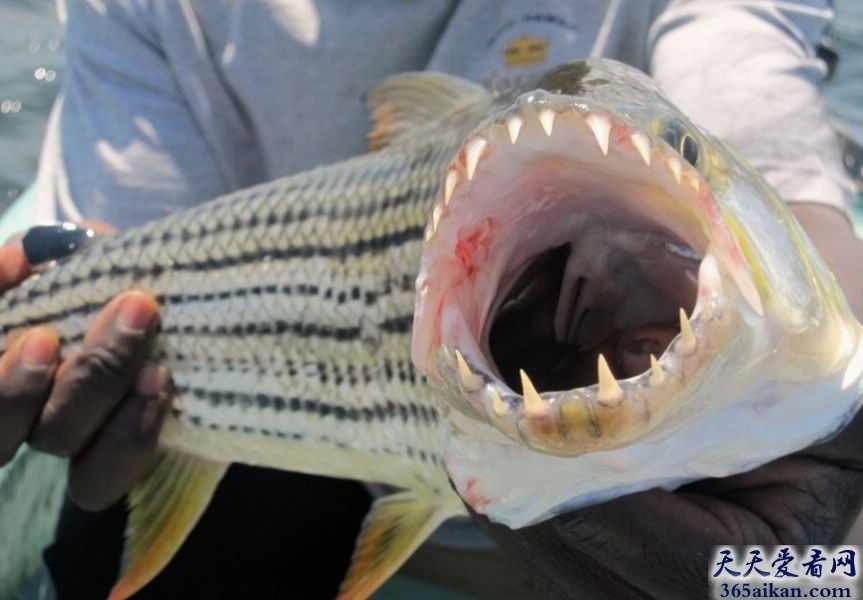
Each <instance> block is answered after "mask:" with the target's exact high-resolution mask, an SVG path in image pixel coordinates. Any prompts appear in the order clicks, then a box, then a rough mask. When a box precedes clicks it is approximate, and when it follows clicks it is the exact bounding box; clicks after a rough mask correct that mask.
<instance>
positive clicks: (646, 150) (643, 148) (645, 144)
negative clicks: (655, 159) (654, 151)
mask: <svg viewBox="0 0 863 600" xmlns="http://www.w3.org/2000/svg"><path fill="white" fill-rule="evenodd" d="M629 137H630V139H631V140H632V145H633V146H634V147H635V149H636V150H638V154H639V155H641V159H642V160H643V161H644V164H646V165H650V138H648V137H647V136H646V135H645V134H644V133H642V132H640V131H636V132H635V133H633V134H632V135H631V136H629Z"/></svg>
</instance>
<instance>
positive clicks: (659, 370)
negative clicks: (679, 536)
mask: <svg viewBox="0 0 863 600" xmlns="http://www.w3.org/2000/svg"><path fill="white" fill-rule="evenodd" d="M416 292H417V295H416V311H415V318H414V328H413V341H412V344H413V345H412V354H413V360H414V362H415V364H416V365H417V367H418V369H419V370H420V371H421V372H423V373H424V374H425V375H426V376H427V377H428V380H429V382H430V383H431V385H432V386H434V387H435V388H436V389H437V391H438V397H439V399H440V405H441V412H442V414H443V416H444V418H445V419H446V421H447V424H448V425H449V442H448V448H447V453H446V464H447V467H448V469H449V473H450V476H451V478H452V480H453V482H454V484H455V486H456V489H457V490H458V491H459V492H460V494H461V495H462V497H463V499H465V500H466V501H467V502H468V503H469V504H471V506H472V507H473V508H474V510H477V511H478V512H483V513H486V514H488V515H489V516H490V517H492V518H493V519H495V520H499V521H502V522H505V523H508V524H510V525H513V526H521V525H524V524H526V523H529V522H535V521H536V520H539V519H541V518H545V517H548V516H551V515H552V514H555V513H556V512H560V511H561V510H564V509H565V508H572V507H575V506H581V505H584V504H586V503H590V502H595V501H599V500H603V499H606V498H610V497H613V496H616V495H620V494H622V493H627V492H629V491H633V490H636V489H643V488H645V487H652V486H655V485H665V486H666V487H673V486H675V485H679V484H680V483H682V482H683V481H687V480H692V479H695V478H700V477H705V476H719V475H725V474H729V473H731V472H739V471H741V470H744V469H747V468H752V467H753V466H755V465H756V464H760V463H761V462H765V461H766V460H769V459H771V458H774V457H776V456H779V455H781V454H782V453H786V452H788V451H790V450H791V449H798V448H801V447H803V446H805V445H808V444H811V443H812V442H813V441H815V440H817V439H819V438H821V437H823V436H825V435H828V434H829V433H832V432H833V431H835V430H836V429H837V428H838V427H839V426H841V423H844V422H845V420H846V419H847V418H848V417H849V415H850V414H851V412H852V410H853V409H855V408H856V406H857V404H856V403H857V398H858V397H859V395H860V393H859V389H858V388H859V380H860V371H861V352H860V349H859V348H860V343H859V340H860V330H859V324H858V323H857V322H856V320H855V319H854V318H853V317H852V316H851V313H850V311H849V310H848V307H847V304H846V302H845V300H844V298H843V297H842V294H841V292H840V291H839V290H838V289H837V287H836V285H835V283H834V281H833V279H832V276H831V275H830V274H829V271H828V270H827V269H826V267H825V266H824V265H823V264H822V262H821V260H820V258H819V257H818V255H817V253H816V252H815V250H814V249H813V247H812V246H811V243H810V242H809V241H808V240H807V238H806V237H805V235H804V234H803V233H802V231H801V230H800V228H799V226H798V225H797V223H796V221H795V220H794V218H793V217H792V215H791V214H790V213H789V211H788V210H787V209H786V208H785V207H784V205H783V204H782V202H781V201H780V200H779V199H778V198H777V196H776V194H775V193H774V192H773V191H772V190H771V188H770V187H769V186H768V185H767V184H766V183H765V182H764V180H763V179H762V178H761V177H760V176H759V175H758V174H757V173H756V172H755V171H754V170H752V169H751V168H750V167H748V166H747V165H746V163H745V161H744V160H743V159H741V158H740V156H739V155H738V154H737V153H735V152H734V151H733V150H732V149H730V148H729V147H727V146H726V145H725V144H723V143H722V142H720V141H719V140H717V139H714V138H713V137H711V136H710V135H709V134H707V133H706V132H704V131H703V130H702V129H700V128H699V127H698V126H696V125H695V124H694V123H693V122H691V121H690V120H689V119H687V118H686V116H684V115H683V114H682V113H681V112H680V111H679V110H678V109H677V108H676V107H675V106H674V105H673V104H672V103H671V102H670V101H669V100H668V99H667V98H666V97H665V96H664V95H663V94H662V92H661V91H660V90H659V88H658V87H657V85H656V84H655V83H654V82H653V81H652V80H651V79H650V78H649V77H647V76H646V75H644V74H642V73H640V72H639V71H637V70H635V69H633V68H630V67H628V66H625V65H622V64H620V63H616V62H614V61H608V60H588V61H581V62H577V63H571V64H567V65H563V66H561V67H559V68H558V69H555V70H554V71H552V72H551V73H549V74H548V75H546V76H545V77H544V78H543V79H542V80H541V81H540V82H539V83H538V84H537V86H536V89H534V90H531V91H529V92H527V93H524V94H522V95H520V96H518V97H517V98H515V100H514V101H513V102H512V103H510V104H508V105H506V106H503V107H500V108H499V109H498V110H496V112H495V113H494V114H492V115H491V116H489V117H488V118H487V119H486V120H484V121H483V122H482V123H481V124H480V125H479V126H478V127H477V128H476V129H474V130H473V131H472V132H471V133H470V134H469V135H468V136H467V137H466V138H465V140H464V142H463V143H462V145H461V147H460V149H459V151H458V153H457V154H456V156H455V157H454V158H453V160H452V161H451V163H450V164H449V167H448V169H447V171H446V173H445V175H444V179H443V185H442V187H441V192H440V194H439V196H438V198H437V199H436V202H435V204H434V207H433V209H432V213H431V216H430V219H429V224H428V227H427V229H426V233H425V245H424V249H423V253H422V259H421V269H420V273H419V276H418V278H417V282H416ZM813 390H817V392H813ZM805 394H809V395H810V396H809V397H808V398H803V395H805ZM837 396H838V397H840V399H839V400H834V397H837ZM816 397H817V398H818V399H819V400H815V398H816ZM825 397H826V398H827V400H829V401H830V402H826V403H823V404H821V405H820V406H817V404H818V403H819V402H821V399H822V398H825ZM804 400H810V402H809V405H807V406H806V407H805V410H799V413H798V414H797V416H795V417H793V418H786V419H784V420H780V422H778V423H777V424H776V427H775V428H774V430H773V431H772V432H771V434H770V435H769V436H768V437H770V438H771V441H768V442H764V443H758V444H753V445H750V446H751V447H750V446H747V447H744V448H741V447H739V446H738V447H734V448H733V451H732V449H729V448H728V444H729V443H731V445H732V446H734V444H733V441H734V440H733V438H735V437H736V436H738V435H740V434H741V433H742V432H743V429H740V428H737V429H735V427H733V426H732V424H733V423H740V422H744V421H746V420H747V419H749V420H750V421H752V419H751V416H752V414H753V413H754V414H757V415H758V419H756V421H757V422H758V423H762V422H763V418H766V417H765V415H768V414H770V411H771V410H775V407H776V406H778V407H780V408H782V407H783V406H784V407H785V409H786V410H790V411H792V412H793V411H795V410H798V408H799V407H797V406H796V404H795V402H797V401H800V402H803V401H804ZM831 402H832V404H831ZM813 405H816V406H813ZM818 411H821V414H819V418H817V419H813V418H812V416H811V413H813V412H818ZM729 419H730V421H729ZM816 421H817V423H816ZM749 426H752V425H751V423H750V424H749ZM705 438H706V439H707V441H706V442H705V441H704V440H705ZM714 438H715V439H714ZM773 438H783V439H782V441H781V443H776V442H775V441H772V440H773ZM786 438H787V439H786ZM755 446H757V447H755ZM669 448H678V449H679V448H686V451H684V452H680V451H674V452H669V450H668V449H669ZM741 453H742V454H743V457H741V456H739V455H740V454H741ZM669 454H672V456H669ZM522 488H523V489H522ZM537 490H542V492H541V493H538V492H537Z"/></svg>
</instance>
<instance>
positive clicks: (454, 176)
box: [443, 169, 458, 206]
mask: <svg viewBox="0 0 863 600" xmlns="http://www.w3.org/2000/svg"><path fill="white" fill-rule="evenodd" d="M457 183H458V171H456V170H455V169H450V170H449V171H447V173H446V179H445V180H444V182H443V202H444V204H446V205H447V206H449V201H450V199H452V192H453V190H455V186H456V184H457Z"/></svg>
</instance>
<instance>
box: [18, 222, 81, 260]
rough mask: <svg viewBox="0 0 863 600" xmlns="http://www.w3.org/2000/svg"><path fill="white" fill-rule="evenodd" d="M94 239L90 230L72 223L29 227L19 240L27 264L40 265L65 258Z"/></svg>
mask: <svg viewBox="0 0 863 600" xmlns="http://www.w3.org/2000/svg"><path fill="white" fill-rule="evenodd" d="M95 237H96V233H95V232H94V231H93V230H92V229H88V228H86V227H79V226H78V225H76V224H74V223H55V224H53V225H37V226H36V227H31V228H30V230H29V231H27V233H26V234H25V235H24V237H23V238H22V239H21V245H22V246H23V248H24V254H25V256H26V257H27V262H29V263H30V264H31V265H41V264H42V263H46V262H49V261H52V260H59V259H61V258H66V257H67V256H69V255H70V254H72V253H73V252H75V251H76V250H78V249H79V248H82V247H84V246H86V245H87V244H88V243H90V242H92V240H93V239H94V238H95Z"/></svg>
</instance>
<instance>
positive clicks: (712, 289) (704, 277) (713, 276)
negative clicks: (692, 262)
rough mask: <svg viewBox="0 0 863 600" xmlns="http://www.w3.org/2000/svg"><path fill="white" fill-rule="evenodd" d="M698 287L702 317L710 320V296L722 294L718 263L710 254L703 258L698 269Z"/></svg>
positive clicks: (711, 313) (711, 312)
mask: <svg viewBox="0 0 863 600" xmlns="http://www.w3.org/2000/svg"><path fill="white" fill-rule="evenodd" d="M698 287H699V294H700V295H701V296H702V303H701V314H702V317H703V318H704V319H712V318H713V308H712V307H711V300H710V299H711V296H713V295H714V294H716V295H718V294H721V293H722V274H721V273H720V272H719V263H718V262H716V257H715V256H714V255H712V254H708V255H707V256H705V257H704V258H703V259H702V260H701V265H700V266H699V267H698Z"/></svg>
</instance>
